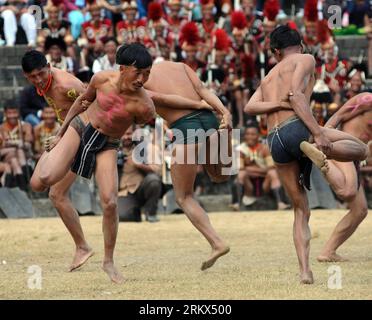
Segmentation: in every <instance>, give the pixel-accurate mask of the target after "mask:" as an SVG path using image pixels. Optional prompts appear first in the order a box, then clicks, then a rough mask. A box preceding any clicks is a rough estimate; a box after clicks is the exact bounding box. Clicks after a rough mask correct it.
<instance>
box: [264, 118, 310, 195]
mask: <svg viewBox="0 0 372 320" xmlns="http://www.w3.org/2000/svg"><path fill="white" fill-rule="evenodd" d="M310 136H311V132H310V131H309V129H308V128H307V127H306V126H305V124H304V123H303V122H302V120H301V119H300V118H298V117H297V116H293V117H290V118H289V119H287V120H285V121H284V122H282V123H281V124H280V125H279V126H278V127H275V128H274V129H272V130H271V131H270V132H269V135H268V137H267V142H268V145H269V148H270V153H271V156H272V157H273V160H274V161H275V162H276V163H278V164H285V163H289V162H292V161H298V163H299V165H300V184H301V185H303V186H304V187H306V188H307V189H308V190H310V174H311V169H312V162H311V160H310V159H309V158H307V157H305V156H304V154H303V152H302V151H301V149H300V144H301V142H302V141H308V140H309V138H310Z"/></svg>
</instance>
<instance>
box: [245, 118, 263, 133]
mask: <svg viewBox="0 0 372 320" xmlns="http://www.w3.org/2000/svg"><path fill="white" fill-rule="evenodd" d="M248 129H256V130H257V132H258V133H260V127H259V125H258V123H257V122H256V121H249V122H248V123H247V126H246V127H245V131H247V130H248Z"/></svg>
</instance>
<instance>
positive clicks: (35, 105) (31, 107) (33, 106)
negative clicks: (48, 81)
mask: <svg viewBox="0 0 372 320" xmlns="http://www.w3.org/2000/svg"><path fill="white" fill-rule="evenodd" d="M19 106H20V111H21V116H22V119H23V120H24V121H26V122H28V123H29V124H31V125H32V126H33V127H34V126H36V125H37V124H39V123H40V121H41V111H42V110H43V108H44V107H45V106H47V103H46V101H45V99H44V98H43V97H41V96H39V95H38V94H37V92H36V88H35V87H34V86H32V85H28V86H26V87H24V88H23V90H22V91H21V93H20V95H19Z"/></svg>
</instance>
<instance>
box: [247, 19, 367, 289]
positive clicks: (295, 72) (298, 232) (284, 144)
mask: <svg viewBox="0 0 372 320" xmlns="http://www.w3.org/2000/svg"><path fill="white" fill-rule="evenodd" d="M270 46H271V50H272V52H273V54H274V55H275V58H276V59H277V60H278V62H279V63H278V64H277V65H276V66H275V67H274V68H273V69H272V70H271V71H270V73H269V74H268V75H267V76H266V77H265V78H264V79H263V80H262V83H261V85H260V87H259V88H258V89H257V90H256V92H255V94H254V95H253V96H252V98H251V99H250V101H249V102H248V104H247V105H246V107H245V111H246V112H248V113H249V114H260V113H268V117H267V124H268V129H269V135H268V143H269V148H270V151H271V154H272V157H273V159H274V162H275V164H276V166H277V170H278V173H279V177H280V178H281V180H282V182H283V185H284V187H285V190H286V191H287V194H288V196H289V197H290V198H291V201H292V204H293V208H294V214H295V217H294V226H293V238H294V243H295V248H296V252H297V256H298V260H299V265H300V281H301V283H304V284H311V283H313V282H314V279H313V274H312V272H311V270H310V266H309V252H310V238H311V234H310V228H309V219H310V210H309V206H308V202H307V198H306V192H305V190H304V186H306V187H307V188H309V181H310V180H309V176H310V172H311V165H312V164H311V162H310V160H309V159H311V161H313V163H314V164H315V165H316V166H318V167H319V168H323V167H324V166H325V165H326V161H325V160H326V156H327V157H328V158H329V159H335V160H338V161H354V160H364V159H365V158H366V156H367V153H368V149H367V146H366V145H365V144H364V143H362V142H361V141H360V140H359V139H357V138H354V137H353V136H351V135H349V134H347V133H344V132H341V131H338V130H334V129H330V128H321V127H320V126H319V125H318V123H317V122H316V120H315V119H314V117H313V115H312V113H311V110H310V104H309V101H310V95H311V93H312V90H313V86H314V80H315V79H314V71H315V60H314V57H313V56H311V55H308V54H302V45H301V36H300V35H299V33H298V32H297V31H295V30H292V29H290V28H289V27H288V26H280V27H278V28H276V29H275V30H274V31H273V32H272V33H271V36H270ZM288 96H289V104H290V106H289V109H288V108H287V107H286V106H285V103H282V101H286V100H288ZM283 107H284V108H283ZM311 139H313V141H314V142H315V145H316V146H314V145H313V144H310V143H309V142H308V141H309V140H311ZM318 148H319V149H320V150H318ZM303 153H305V154H306V155H307V156H308V157H309V159H308V158H305V157H303Z"/></svg>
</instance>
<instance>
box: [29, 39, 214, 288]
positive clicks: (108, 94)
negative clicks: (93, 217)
mask: <svg viewBox="0 0 372 320" xmlns="http://www.w3.org/2000/svg"><path fill="white" fill-rule="evenodd" d="M116 60H117V63H118V64H119V65H120V71H101V72H98V73H96V74H95V75H94V76H93V78H92V80H91V82H90V83H89V86H88V88H87V90H86V91H85V92H84V93H83V94H81V95H80V96H79V97H78V98H77V99H76V100H75V102H74V104H73V105H72V106H71V108H70V110H69V111H68V114H67V116H66V118H65V121H64V122H63V125H62V127H61V129H60V131H59V133H58V134H57V136H56V138H55V139H54V140H53V141H51V143H50V145H49V149H50V150H51V149H53V150H51V151H50V152H48V153H44V154H43V155H42V157H41V158H40V160H39V164H38V166H39V175H38V176H37V177H35V179H34V181H33V188H34V189H39V190H42V189H43V188H47V187H48V186H52V185H54V184H55V183H57V182H58V181H60V180H61V179H62V178H63V177H64V176H65V175H66V174H67V173H68V172H69V171H70V168H71V171H72V172H74V173H76V174H78V175H81V176H83V177H85V178H90V177H91V175H92V174H93V173H95V179H96V182H97V185H98V188H99V194H100V199H101V205H102V209H103V228H102V229H103V235H104V246H105V253H104V254H105V256H104V261H103V270H104V271H105V272H106V273H107V274H108V276H109V278H110V279H111V280H112V281H113V282H115V283H120V282H122V280H123V278H122V275H121V274H120V272H119V271H118V270H117V268H116V267H115V265H114V259H113V255H114V248H115V244H116V237H117V232H118V222H119V219H118V212H117V195H118V171H117V149H118V147H119V143H120V138H121V137H122V136H123V134H124V133H125V131H126V130H127V129H128V128H129V127H130V126H131V125H133V124H134V123H146V122H148V121H149V120H151V119H152V118H154V117H155V108H154V104H153V101H154V102H155V103H160V104H163V105H166V106H168V107H169V108H185V106H187V107H188V108H190V109H201V108H207V106H206V104H205V103H202V102H200V101H192V100H189V99H185V98H182V97H180V96H172V95H164V94H158V93H153V92H151V93H150V94H151V98H150V96H149V95H148V93H149V92H146V90H145V89H144V88H143V85H144V83H145V82H146V81H147V79H148V77H149V75H150V70H151V66H152V58H151V56H150V54H149V53H148V52H147V50H146V48H145V47H144V46H143V45H140V44H136V43H133V44H130V45H123V46H122V47H120V48H119V50H118V52H117V56H116ZM87 105H89V108H87V109H86V106H87ZM85 109H86V111H85V112H83V111H84V110H85Z"/></svg>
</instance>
